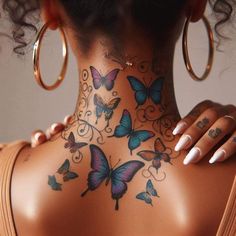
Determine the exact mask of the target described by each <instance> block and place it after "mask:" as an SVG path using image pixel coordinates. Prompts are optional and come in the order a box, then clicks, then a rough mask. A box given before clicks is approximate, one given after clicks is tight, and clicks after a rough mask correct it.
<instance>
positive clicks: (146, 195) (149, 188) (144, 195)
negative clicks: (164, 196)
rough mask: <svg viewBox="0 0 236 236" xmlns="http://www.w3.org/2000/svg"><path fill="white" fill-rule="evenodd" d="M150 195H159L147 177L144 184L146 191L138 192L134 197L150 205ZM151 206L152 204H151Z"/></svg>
mask: <svg viewBox="0 0 236 236" xmlns="http://www.w3.org/2000/svg"><path fill="white" fill-rule="evenodd" d="M152 197H160V196H158V194H157V191H156V189H155V188H154V186H153V184H152V181H151V180H150V179H149V180H148V181H147V184H146V191H145V192H141V193H139V194H138V195H137V196H136V198H137V199H139V200H142V201H144V202H145V203H147V204H150V205H152ZM152 206H153V205H152Z"/></svg>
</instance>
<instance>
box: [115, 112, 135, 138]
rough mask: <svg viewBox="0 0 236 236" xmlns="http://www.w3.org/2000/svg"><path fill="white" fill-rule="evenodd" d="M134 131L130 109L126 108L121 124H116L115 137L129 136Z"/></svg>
mask: <svg viewBox="0 0 236 236" xmlns="http://www.w3.org/2000/svg"><path fill="white" fill-rule="evenodd" d="M131 131H132V120H131V116H130V113H129V112H128V110H126V109H125V110H124V111H123V114H122V117H121V120H120V124H119V125H118V126H116V128H115V131H114V136H115V137H118V138H120V137H124V136H127V135H129V134H130V133H131Z"/></svg>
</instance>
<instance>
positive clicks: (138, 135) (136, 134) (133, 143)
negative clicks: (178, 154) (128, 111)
mask: <svg viewBox="0 0 236 236" xmlns="http://www.w3.org/2000/svg"><path fill="white" fill-rule="evenodd" d="M154 136H155V134H154V133H153V132H152V131H147V130H137V131H133V133H132V134H131V135H130V139H129V142H128V146H129V149H130V150H131V151H133V150H134V149H136V148H137V147H139V146H140V144H141V142H145V141H147V140H148V139H150V138H152V137H154Z"/></svg>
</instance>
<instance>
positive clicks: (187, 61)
mask: <svg viewBox="0 0 236 236" xmlns="http://www.w3.org/2000/svg"><path fill="white" fill-rule="evenodd" d="M190 18H191V17H188V19H187V20H186V23H185V25H184V32H183V41H182V49H183V56H184V63H185V65H186V68H187V70H188V72H189V74H190V76H191V77H192V78H193V79H194V80H196V81H202V80H205V79H206V78H207V77H208V75H209V73H210V72H211V69H212V65H213V58H214V36H213V32H212V29H211V26H210V23H209V21H208V20H207V18H206V17H205V16H203V17H202V20H203V22H204V24H205V26H206V29H207V34H208V39H209V56H208V62H207V66H206V70H205V72H204V73H203V75H202V76H201V77H199V76H197V75H196V74H195V73H194V71H193V68H192V65H191V62H190V59H189V53H188V27H189V23H190Z"/></svg>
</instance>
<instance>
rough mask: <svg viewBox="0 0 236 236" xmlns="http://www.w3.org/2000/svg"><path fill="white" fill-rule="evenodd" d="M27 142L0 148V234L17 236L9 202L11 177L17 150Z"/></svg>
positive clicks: (1, 235)
mask: <svg viewBox="0 0 236 236" xmlns="http://www.w3.org/2000/svg"><path fill="white" fill-rule="evenodd" d="M28 144H29V143H27V142H25V141H16V142H13V143H10V144H7V145H1V148H2V149H1V150H0V236H17V232H16V229H15V224H14V218H13V212H12V204H11V179H12V172H13V168H14V164H15V161H16V158H17V156H18V154H19V152H20V151H21V150H22V149H23V148H24V147H25V146H26V145H28Z"/></svg>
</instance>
